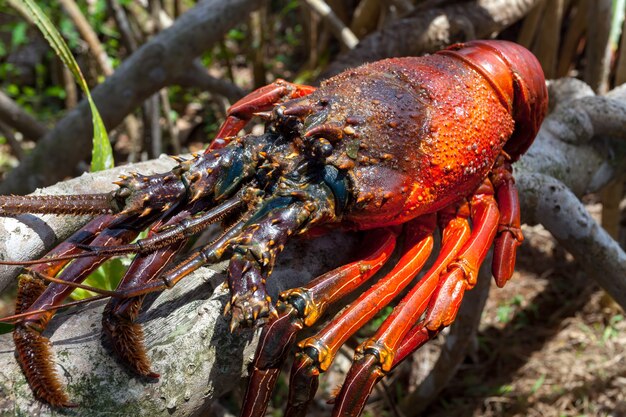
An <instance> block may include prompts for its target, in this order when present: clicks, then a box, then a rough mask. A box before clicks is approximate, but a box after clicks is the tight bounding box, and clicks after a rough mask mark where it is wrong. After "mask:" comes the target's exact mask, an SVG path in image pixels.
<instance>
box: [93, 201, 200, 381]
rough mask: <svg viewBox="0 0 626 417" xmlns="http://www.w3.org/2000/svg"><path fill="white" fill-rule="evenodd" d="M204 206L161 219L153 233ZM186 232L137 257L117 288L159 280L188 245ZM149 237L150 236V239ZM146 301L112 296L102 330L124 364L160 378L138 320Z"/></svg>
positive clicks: (132, 286) (174, 225) (186, 217)
mask: <svg viewBox="0 0 626 417" xmlns="http://www.w3.org/2000/svg"><path fill="white" fill-rule="evenodd" d="M200 208H201V206H199V205H196V207H191V208H190V209H187V210H184V211H182V212H180V213H178V214H176V215H175V216H173V217H171V218H170V219H169V220H167V221H165V223H164V224H163V223H161V222H159V223H158V224H155V225H153V226H152V228H151V230H150V233H151V234H152V235H155V233H156V232H157V231H158V230H162V229H164V228H168V227H169V228H170V229H168V230H172V229H178V228H179V226H178V225H180V224H181V223H185V222H186V221H188V219H189V217H191V215H192V213H193V212H194V211H199V210H200ZM185 231H188V228H184V227H183V228H182V230H179V233H180V236H181V237H179V238H177V239H176V240H174V241H173V242H171V243H170V244H169V245H168V246H163V247H158V248H157V247H155V248H153V249H150V250H149V251H148V252H147V253H140V254H138V255H137V256H136V257H135V259H133V262H132V264H131V265H130V267H129V268H128V270H127V271H126V273H125V274H124V277H123V278H122V280H121V281H120V283H119V285H118V287H117V289H118V290H121V289H127V288H134V287H137V286H138V285H141V284H144V283H147V282H150V281H152V280H154V279H156V278H157V277H158V276H159V275H160V274H161V273H162V272H163V269H164V268H165V267H166V265H168V264H169V262H170V261H171V260H172V259H173V258H174V256H176V255H177V254H178V253H179V252H180V251H181V249H182V248H183V246H184V245H185V243H186V240H187V237H188V236H187V234H186V233H185ZM151 237H152V236H151ZM149 239H150V237H149V238H148V239H146V240H149ZM142 247H145V246H142ZM104 248H106V247H104ZM143 300H144V296H143V295H142V296H137V297H132V298H125V299H120V298H111V299H110V300H109V302H108V303H107V305H106V307H105V309H104V314H103V317H102V330H103V333H104V334H105V335H106V337H108V339H109V340H110V341H111V345H112V347H113V350H114V351H115V353H116V354H117V357H118V358H119V359H120V360H121V361H122V362H123V363H124V365H126V366H127V367H128V368H129V369H130V370H132V371H133V372H135V373H136V374H138V375H142V376H147V377H149V378H158V377H159V375H158V374H156V373H154V372H152V371H151V369H150V360H149V359H148V355H147V353H146V349H145V346H144V344H143V329H142V327H141V325H140V324H138V323H135V320H136V318H137V316H138V315H139V311H140V309H141V306H142V304H143Z"/></svg>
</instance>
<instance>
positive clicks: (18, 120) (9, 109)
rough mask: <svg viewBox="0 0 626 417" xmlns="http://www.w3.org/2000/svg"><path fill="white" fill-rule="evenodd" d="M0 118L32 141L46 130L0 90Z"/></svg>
mask: <svg viewBox="0 0 626 417" xmlns="http://www.w3.org/2000/svg"><path fill="white" fill-rule="evenodd" d="M0 120H2V121H3V122H4V123H6V124H7V125H9V126H11V127H12V128H13V129H15V130H17V131H18V132H20V133H21V134H23V135H24V136H25V137H26V138H28V139H30V140H34V141H37V140H39V139H40V138H41V137H42V136H44V135H45V134H46V133H47V132H48V129H46V128H45V127H44V126H42V125H41V124H40V123H39V122H38V121H37V120H35V118H34V117H33V116H31V115H30V114H28V113H26V112H25V111H24V110H23V109H22V108H21V107H20V106H19V105H18V104H17V103H16V102H14V101H13V100H11V98H10V97H9V96H7V95H6V94H4V93H3V92H2V91H0Z"/></svg>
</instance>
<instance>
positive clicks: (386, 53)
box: [322, 0, 541, 78]
mask: <svg viewBox="0 0 626 417" xmlns="http://www.w3.org/2000/svg"><path fill="white" fill-rule="evenodd" d="M539 1H541V0H513V1H511V0H474V1H471V2H467V3H463V4H459V5H451V6H448V7H442V8H440V9H430V10H420V11H419V13H418V14H415V16H409V17H406V18H403V19H399V20H393V21H391V22H390V23H389V24H388V25H386V26H385V27H384V28H382V29H381V30H379V31H377V32H374V33H372V34H370V35H368V36H366V37H365V38H363V39H361V41H360V42H359V44H358V45H357V46H356V47H355V48H354V49H352V50H350V51H348V52H346V53H344V54H342V55H341V56H340V57H339V58H337V59H336V60H335V61H334V62H333V63H332V64H331V65H330V66H329V67H328V68H327V69H326V71H324V74H323V75H322V78H324V77H328V76H330V75H334V74H337V73H339V72H341V71H343V70H344V69H346V68H349V67H355V66H357V65H360V64H362V63H364V62H368V61H376V60H378V59H382V58H389V57H393V56H409V55H413V56H419V55H423V54H424V53H425V52H432V51H436V50H438V49H441V48H443V47H445V46H448V45H450V44H451V43H454V42H462V41H467V40H471V39H474V38H479V39H480V38H489V37H491V35H492V34H494V33H498V32H500V31H502V29H504V28H506V27H508V26H509V25H511V24H513V23H515V22H516V21H518V20H519V19H521V18H522V17H524V16H526V14H527V13H528V12H529V11H530V10H531V9H532V8H533V7H534V6H535V5H536V4H537V3H538V2H539Z"/></svg>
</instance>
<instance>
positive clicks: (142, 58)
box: [0, 0, 260, 194]
mask: <svg viewBox="0 0 626 417" xmlns="http://www.w3.org/2000/svg"><path fill="white" fill-rule="evenodd" d="M259 5H260V1H259V0H204V1H201V2H199V3H198V5H197V6H196V7H194V8H193V9H191V10H189V11H188V12H187V13H185V14H183V15H182V16H181V17H180V18H179V19H177V20H176V22H175V23H174V24H173V25H172V26H171V27H170V28H168V29H166V30H164V31H163V32H161V33H159V34H158V35H156V36H155V37H154V38H153V39H151V40H150V41H149V42H147V43H146V44H144V45H143V46H142V47H141V48H139V49H138V50H137V51H136V52H135V53H134V54H132V55H131V56H130V57H129V58H128V59H127V60H126V61H124V62H123V63H122V65H121V66H120V67H119V68H118V69H117V70H116V71H115V73H114V74H113V75H112V76H111V77H109V78H108V79H107V80H106V81H105V82H104V83H102V84H101V85H100V86H98V87H97V88H96V89H94V90H93V92H92V95H93V98H94V100H95V102H96V104H97V105H98V109H100V113H101V116H102V119H103V120H104V124H105V126H106V128H107V129H108V130H110V129H112V128H114V127H115V126H117V125H118V124H119V123H121V122H122V120H123V119H124V117H125V116H126V115H127V114H129V113H131V112H132V111H133V110H134V109H135V108H136V107H137V106H138V105H140V104H141V103H142V102H143V101H144V100H145V99H146V98H148V97H149V96H151V95H152V94H154V93H155V92H157V91H158V90H160V89H161V88H162V87H164V86H166V85H170V84H172V83H174V82H175V80H177V79H181V78H183V77H182V74H184V73H185V72H186V71H188V70H189V68H190V67H191V66H192V64H193V60H194V59H195V58H196V57H197V56H199V55H200V54H201V53H202V52H203V51H205V50H206V49H207V48H210V47H211V46H212V45H213V44H215V42H217V41H218V40H219V39H221V38H222V36H223V35H224V33H225V32H226V31H227V30H228V29H230V28H231V27H232V26H233V25H235V24H236V23H237V22H238V21H239V18H240V17H241V16H242V15H246V14H247V13H249V12H250V11H252V10H254V9H255V8H257V7H258V6H259ZM91 137H92V125H91V116H90V112H89V107H88V105H87V103H85V102H82V103H81V104H79V105H78V106H77V107H76V108H75V109H74V110H72V111H71V112H69V113H68V114H67V116H65V117H64V118H63V119H62V120H61V121H59V122H58V123H57V125H56V126H55V128H54V129H53V130H52V131H51V132H50V133H49V134H48V135H46V136H45V137H44V138H42V140H41V141H40V143H39V144H38V146H37V148H36V149H35V150H34V151H33V152H32V153H31V154H30V155H29V156H28V157H27V158H26V159H24V161H23V162H22V163H21V164H20V166H19V167H17V168H16V169H14V170H13V171H11V172H10V173H9V174H8V175H7V178H6V180H5V181H4V182H3V183H2V184H0V194H11V193H14V194H24V193H27V192H30V191H32V190H34V189H35V188H37V187H40V186H43V185H49V184H52V183H54V182H56V181H58V180H60V179H61V178H64V177H67V176H72V175H73V174H74V170H75V167H76V164H77V163H78V161H81V160H85V159H88V158H89V157H90V153H91V146H90V144H89V143H90V141H91Z"/></svg>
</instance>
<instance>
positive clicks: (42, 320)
mask: <svg viewBox="0 0 626 417" xmlns="http://www.w3.org/2000/svg"><path fill="white" fill-rule="evenodd" d="M122 220H129V222H128V223H125V224H124V226H122V227H119V228H116V227H115V224H117V222H120V221H122ZM150 220H151V219H150V218H145V217H144V218H139V219H138V218H136V217H135V218H134V219H127V218H126V216H121V217H120V216H119V215H118V216H116V217H115V218H113V219H111V224H110V225H109V227H108V228H106V229H104V230H102V231H101V232H100V233H99V234H98V235H97V236H96V237H95V238H94V239H93V242H94V243H96V244H101V245H106V244H120V243H127V242H128V241H130V240H132V239H134V238H135V237H136V236H137V234H138V233H139V231H140V230H142V229H143V228H145V226H146V225H147V224H148V223H149V222H150ZM95 225H97V222H92V223H90V224H89V225H88V227H92V226H95ZM133 226H135V227H133ZM84 231H85V230H84V229H83V230H82V231H80V232H79V233H81V232H84ZM87 232H91V230H90V229H88V230H87ZM67 250H70V251H71V250H74V248H72V247H65V248H61V250H60V251H67ZM57 252H59V250H55V251H53V255H54V254H55V253H57ZM106 259H107V257H88V258H82V259H77V260H75V261H73V262H72V263H71V264H70V265H69V266H67V267H66V268H65V269H64V270H63V271H62V272H61V274H60V275H59V278H60V279H62V280H65V281H70V282H81V281H82V280H84V279H85V278H86V277H87V275H89V274H90V273H91V272H92V271H93V270H94V269H96V268H97V267H98V266H99V265H100V264H102V263H103V262H104V261H105V260H106ZM63 262H65V261H59V262H54V263H55V265H54V266H53V267H50V268H53V269H57V270H58V269H60V267H61V266H60V265H59V264H60V263H63ZM36 268H38V270H39V272H55V271H53V270H52V269H50V270H47V271H45V270H44V269H45V268H48V267H46V266H43V265H42V266H38V267H36ZM23 285H24V288H22V289H21V292H22V295H21V296H20V298H21V301H20V303H19V305H18V309H19V310H23V311H24V312H28V311H36V310H39V309H46V308H49V307H53V306H58V305H61V304H62V303H63V300H65V298H67V296H69V295H70V293H71V292H72V291H73V290H74V288H73V287H71V286H67V285H63V284H56V283H53V284H50V285H48V286H47V287H45V290H43V291H40V290H41V289H43V286H42V284H41V282H40V283H39V284H36V283H34V282H33V281H32V280H27V281H25V283H24V284H23ZM37 292H40V295H38V296H36V293H37ZM31 300H32V303H31V302H30V301H31ZM26 305H28V308H26ZM20 312H22V311H20ZM54 314H55V312H54V311H46V312H41V313H35V314H33V315H29V316H28V317H26V318H24V319H22V320H21V321H20V322H19V323H18V324H17V325H16V327H15V331H14V333H13V340H14V342H15V346H16V351H17V357H18V362H19V363H20V366H21V367H22V369H23V371H24V374H25V375H26V379H27V380H28V382H29V384H30V385H31V386H32V387H34V389H33V391H34V392H35V395H36V396H37V397H38V398H39V399H41V400H43V401H45V402H47V403H49V404H50V405H53V406H60V407H67V406H71V405H72V404H71V402H70V401H69V398H68V397H67V394H66V393H65V392H64V390H63V388H62V387H61V383H60V382H59V380H58V376H57V375H56V371H55V370H54V362H53V359H52V353H51V350H50V348H49V341H48V339H47V338H45V337H44V336H42V335H41V332H42V331H43V330H44V329H45V328H46V326H47V324H48V322H49V320H50V319H51V318H52V316H53V315H54Z"/></svg>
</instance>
